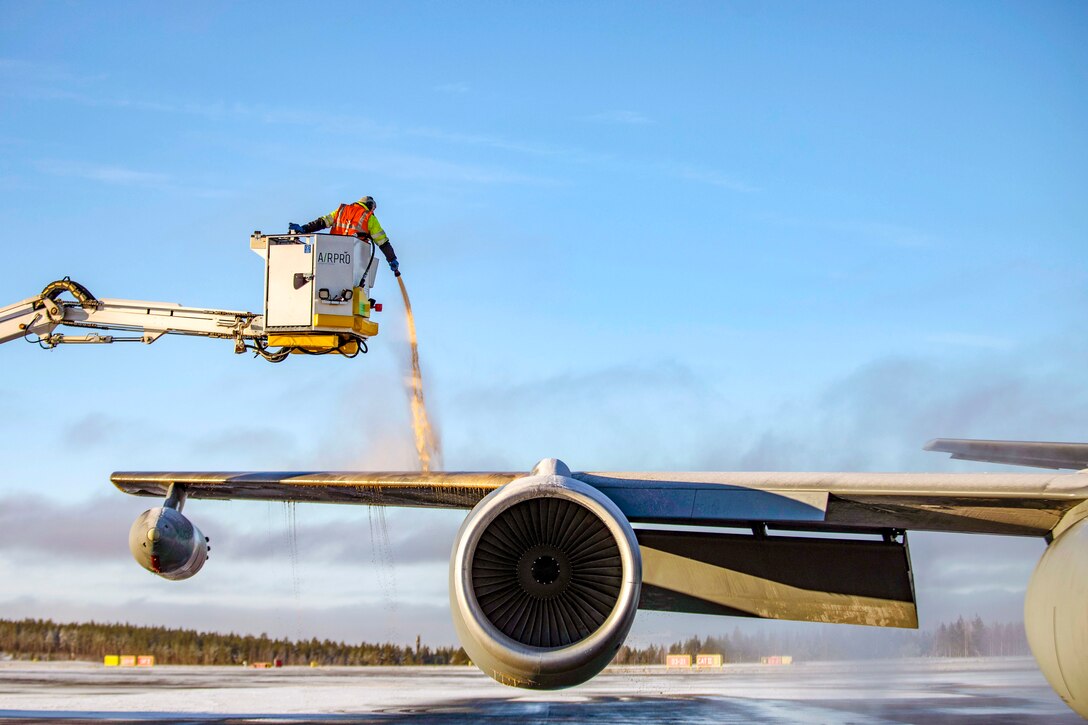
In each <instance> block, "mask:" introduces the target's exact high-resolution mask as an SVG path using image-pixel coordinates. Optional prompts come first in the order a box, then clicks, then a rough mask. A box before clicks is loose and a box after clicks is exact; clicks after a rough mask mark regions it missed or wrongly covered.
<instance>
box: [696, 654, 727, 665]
mask: <svg viewBox="0 0 1088 725" xmlns="http://www.w3.org/2000/svg"><path fill="white" fill-rule="evenodd" d="M695 666H696V667H721V666H722V656H721V655H695Z"/></svg>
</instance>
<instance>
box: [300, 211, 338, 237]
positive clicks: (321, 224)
mask: <svg viewBox="0 0 1088 725" xmlns="http://www.w3.org/2000/svg"><path fill="white" fill-rule="evenodd" d="M335 220H336V210H335V209H334V210H333V211H330V212H329V213H328V214H326V215H325V216H319V217H318V218H317V219H314V220H313V221H312V222H307V223H306V224H303V225H302V226H301V227H300V228H299V229H300V231H302V233H303V234H310V233H311V232H319V231H321V230H322V229H326V228H328V227H331V226H332V223H333V222H334V221H335Z"/></svg>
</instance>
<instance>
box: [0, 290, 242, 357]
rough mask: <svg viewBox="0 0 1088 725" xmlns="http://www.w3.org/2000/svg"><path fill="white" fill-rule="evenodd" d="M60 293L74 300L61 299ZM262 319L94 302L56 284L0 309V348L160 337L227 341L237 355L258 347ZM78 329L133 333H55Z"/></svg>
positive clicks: (169, 306) (168, 304) (134, 302)
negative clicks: (21, 342)
mask: <svg viewBox="0 0 1088 725" xmlns="http://www.w3.org/2000/svg"><path fill="white" fill-rule="evenodd" d="M64 292H69V293H71V295H72V297H74V299H71V300H69V299H61V297H60V296H61V294H62V293H64ZM262 323H263V317H262V316H261V315H257V314H254V313H252V312H237V311H234V310H208V309H202V308H197V307H182V306H181V305H179V304H174V303H171V302H145V301H142V300H112V299H101V300H100V299H98V298H96V297H95V296H94V295H92V294H91V293H90V292H88V291H87V289H86V288H85V287H83V285H81V284H79V283H78V282H72V281H71V280H67V279H65V280H61V281H58V282H53V283H52V284H50V285H48V286H47V287H46V288H45V290H43V291H42V293H41V294H40V295H38V296H37V297H30V298H28V299H25V300H23V301H22V302H16V303H15V304H13V305H9V306H8V307H4V308H0V343H5V342H10V341H12V340H16V339H19V338H23V339H25V340H27V341H29V342H36V343H38V344H39V345H41V346H42V347H46V348H51V347H56V346H57V345H60V344H65V343H67V344H73V343H111V342H144V343H152V342H155V341H156V340H158V339H159V338H160V337H162V336H163V335H166V334H173V335H196V336H200V337H218V338H224V339H233V340H234V346H235V350H236V351H237V352H243V351H244V350H246V349H247V345H246V343H247V342H254V343H255V344H256V343H257V342H259V341H263V338H264V329H263V324H262ZM62 326H63V327H79V328H89V329H94V330H111V331H120V332H128V333H137V335H135V336H125V337H118V336H116V335H102V334H99V333H90V334H87V335H78V336H74V335H66V334H64V333H60V332H56V331H55V330H56V329H57V328H58V327H62Z"/></svg>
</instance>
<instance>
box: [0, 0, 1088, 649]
mask: <svg viewBox="0 0 1088 725" xmlns="http://www.w3.org/2000/svg"><path fill="white" fill-rule="evenodd" d="M1086 37H1088V7H1086V6H1085V5H1084V4H1083V3H1077V2H994V3H988V4H987V5H986V6H985V8H983V7H982V6H980V5H978V4H974V3H927V2H921V3H912V4H910V5H909V6H906V5H903V6H896V5H892V4H874V3H863V2H827V3H819V4H817V3H755V2H715V3H709V2H708V3H701V2H689V3H682V4H680V3H637V2H633V3H613V2H598V3H592V4H586V3H573V2H571V3H567V2H555V3H546V4H543V3H541V4H528V3H475V4H473V3H467V4H466V3H458V4H457V5H456V6H453V5H449V4H443V3H422V2H406V3H390V4H376V3H368V4H358V3H311V4H306V5H305V6H302V5H299V4H295V3H232V4H213V3H207V2H190V3H153V4H152V3H129V2H116V3H109V4H102V3H90V2H38V3H23V2H13V1H11V0H0V191H2V194H0V220H2V223H3V225H4V227H5V228H6V229H7V230H8V233H7V235H6V240H5V243H4V244H2V245H0V268H2V269H3V270H4V274H3V275H0V305H4V304H8V303H11V302H16V301H18V300H21V299H24V298H27V297H31V296H33V295H35V294H37V293H38V292H39V291H40V290H41V288H42V287H44V286H45V284H47V283H48V282H50V281H52V280H54V279H59V278H62V277H64V276H65V275H70V276H71V277H72V278H73V279H75V280H77V281H79V282H81V283H83V284H84V285H86V286H87V287H88V288H89V289H90V290H91V291H92V292H93V293H94V294H96V295H97V296H99V297H114V298H127V299H146V300H161V301H168V302H178V303H182V304H185V305H190V306H201V307H211V308H220V309H237V310H243V309H244V310H253V311H257V312H259V311H260V308H261V305H262V300H261V295H262V282H261V280H262V277H261V275H262V273H263V270H262V268H261V263H260V260H259V258H258V257H256V256H254V255H253V254H252V253H251V252H250V251H249V249H248V238H249V234H250V233H251V232H252V231H253V230H263V231H283V230H285V228H286V226H287V224H288V223H289V222H298V223H304V222H306V221H309V220H311V219H313V218H315V217H317V216H320V215H322V214H325V213H326V212H328V211H329V210H331V209H333V208H335V207H336V206H337V205H338V204H339V203H341V202H346V201H352V200H354V199H357V198H358V197H360V196H362V195H365V194H370V195H373V196H374V197H376V198H377V200H378V204H379V207H378V217H379V218H380V220H381V221H382V223H383V225H384V226H385V229H386V231H387V232H388V233H389V236H390V239H391V240H392V242H393V244H394V246H395V248H396V249H397V252H398V256H399V258H400V260H401V267H402V271H403V272H404V279H405V281H406V283H407V286H408V289H409V291H410V293H411V295H412V302H413V307H414V311H415V314H416V324H417V327H418V331H419V338H420V354H421V357H422V363H423V370H424V375H425V381H426V386H427V393H428V399H429V404H430V406H431V415H432V418H433V419H434V420H435V421H436V422H437V425H438V427H439V430H440V431H441V434H442V440H443V446H444V464H445V467H446V468H447V469H450V470H489V469H498V470H528V469H530V468H531V467H532V466H533V465H534V464H535V463H536V461H538V460H539V459H541V458H544V457H553V456H554V457H559V458H561V459H563V460H564V461H566V462H567V463H568V464H569V465H570V466H571V468H572V469H575V470H863V471H865V470H870V471H885V470H888V471H894V470H909V471H925V470H934V471H976V470H1000V469H1001V468H1002V467H999V466H985V465H982V464H970V463H962V462H952V461H949V460H947V459H946V458H944V457H943V456H941V455H938V454H933V453H924V452H922V451H921V447H922V445H923V444H924V443H925V442H926V441H927V440H928V439H930V438H934V437H939V436H940V437H983V438H1011V439H1035V440H1074V441H1076V440H1081V441H1083V440H1088V431H1086V430H1085V410H1086V409H1088V408H1086V405H1088V389H1086V388H1085V384H1084V376H1083V371H1084V369H1085V364H1086V363H1088V342H1086V341H1085V338H1084V334H1083V325H1084V312H1085V309H1086V307H1088V264H1086V263H1085V254H1084V252H1085V250H1086V249H1088V204H1085V203H1084V200H1085V199H1086V198H1088V172H1086V171H1085V169H1086V168H1088V163H1086V162H1088V133H1086V132H1085V131H1086V128H1088V94H1086V93H1085V88H1088V43H1085V42H1084V39H1085V38H1086ZM374 296H375V297H376V298H377V299H378V300H379V301H382V302H384V305H385V309H384V311H383V312H381V313H380V314H379V315H378V317H377V319H378V321H379V323H380V324H381V332H380V333H379V335H378V337H377V338H375V339H374V340H373V341H372V344H371V351H370V353H369V354H368V355H366V356H361V357H359V358H356V359H354V360H342V359H334V358H333V357H331V356H330V357H327V358H303V359H290V360H289V361H287V362H285V363H283V364H281V365H270V364H268V363H266V362H264V361H262V360H254V359H252V358H250V357H249V356H248V355H235V354H233V350H232V346H231V344H230V343H229V342H225V341H209V340H201V339H185V338H170V339H163V340H160V341H158V342H156V343H155V344H153V345H151V346H143V345H135V344H132V345H128V346H124V345H113V346H105V345H103V346H95V347H90V346H80V347H75V346H73V347H72V348H71V349H59V350H53V351H49V352H46V351H42V350H40V349H38V348H37V347H35V346H31V345H25V344H21V343H12V344H10V345H7V346H5V347H4V348H3V349H0V456H2V457H3V462H4V465H3V466H0V582H3V584H2V585H0V616H3V617H22V616H37V617H53V618H57V619H65V620H84V619H97V620H99V621H102V620H108V621H132V622H140V623H148V624H161V623H166V624H169V625H172V626H184V627H190V628H196V629H214V630H220V631H224V630H234V631H242V632H252V633H259V632H261V631H265V632H268V633H270V634H276V635H286V636H292V637H306V638H309V637H310V636H319V637H333V638H338V639H341V638H342V639H349V640H358V639H367V640H371V641H373V640H393V641H398V642H409V641H411V640H412V639H414V637H415V635H416V634H417V633H419V634H422V635H423V636H424V638H425V639H426V640H428V641H431V642H435V643H452V642H453V641H454V634H453V628H452V625H451V622H450V619H449V612H448V602H447V593H446V584H447V570H448V558H449V551H450V547H451V545H452V542H453V538H454V535H455V533H456V530H457V526H458V525H459V523H460V521H461V518H462V517H463V513H458V512H435V511H412V510H388V511H382V510H370V509H367V508H354V507H332V506H321V505H299V506H298V507H297V509H296V510H294V511H293V512H292V511H289V510H288V509H287V508H286V507H285V506H284V505H283V504H268V503H240V502H231V503H221V502H200V501H193V502H190V504H189V505H188V506H187V507H186V514H187V515H188V516H189V517H190V518H191V519H192V520H193V521H194V522H195V523H196V524H197V525H198V526H200V527H201V529H202V530H203V531H204V532H205V533H206V534H207V535H209V536H210V537H211V539H212V547H213V553H212V559H211V560H210V561H209V563H208V565H207V566H206V567H205V569H204V570H203V571H201V572H200V573H199V574H198V575H197V576H196V577H194V578H193V579H191V580H188V581H185V582H168V581H164V580H161V579H158V578H156V577H154V576H152V575H150V574H148V573H147V572H145V571H143V570H142V569H139V568H138V567H137V566H136V565H135V563H134V562H133V561H132V560H131V556H130V555H129V553H128V551H127V545H126V540H127V533H128V527H129V526H130V525H131V522H132V521H133V520H134V519H135V518H136V516H137V515H138V514H139V513H140V512H141V511H143V510H144V509H145V508H147V507H148V504H151V503H153V502H151V501H150V500H137V499H134V498H130V497H126V496H122V495H121V494H119V493H118V492H117V491H115V490H114V489H113V487H112V486H111V485H110V484H109V481H108V479H109V474H110V472H112V471H115V470H157V469H164V470H168V469H182V470H186V469H196V470H201V469H206V470H260V469H276V470H283V469H287V470H291V469H296V470H302V469H309V470H314V469H326V468H328V469H353V468H358V469H375V470H390V469H392V470H403V469H409V468H411V467H413V465H415V463H416V462H415V460H414V449H413V445H412V439H411V433H410V427H409V413H408V399H407V396H406V393H405V389H404V385H403V373H404V367H403V366H404V361H405V354H406V351H405V329H404V328H405V322H404V311H403V307H402V305H401V303H400V300H399V299H398V295H397V294H396V286H395V284H393V280H392V277H391V276H390V275H389V274H388V273H387V271H386V270H385V269H384V268H383V270H382V273H381V274H380V275H379V279H378V283H377V286H376V287H375V290H374ZM1006 470H1007V469H1006ZM292 521H293V522H294V523H295V526H294V527H292V525H291V523H292ZM292 531H293V532H294V533H292ZM910 539H911V553H912V562H913V566H914V575H915V582H916V587H917V596H918V602H919V609H920V617H921V622H922V626H923V627H926V626H935V625H936V624H937V623H939V622H940V621H943V620H947V619H954V618H955V617H956V616H958V615H960V614H964V615H967V616H970V615H973V614H974V613H979V614H981V615H982V616H984V617H987V618H992V619H1001V620H1018V619H1019V618H1020V617H1021V607H1022V598H1023V592H1024V588H1025V586H1026V584H1027V581H1028V577H1029V576H1030V573H1031V571H1032V568H1033V567H1034V564H1035V562H1036V561H1037V559H1038V557H1039V555H1040V553H1041V552H1042V550H1043V544H1042V542H1041V541H1037V540H1033V539H1014V538H996V537H970V536H955V535H937V534H928V535H927V534H924V533H918V534H912V535H911V537H910ZM735 624H737V622H735V621H734V620H725V619H716V618H711V617H703V616H695V615H665V614H659V613H645V612H644V613H640V614H639V616H638V619H637V620H636V623H635V627H634V630H633V634H632V638H633V640H634V641H636V642H648V641H668V640H670V639H672V638H674V637H677V636H681V635H686V634H693V633H697V634H712V633H716V632H720V631H725V630H729V629H732V627H733V626H734V625H735ZM742 624H744V625H745V626H753V625H751V623H742ZM760 626H762V625H760ZM775 626H779V625H777V624H776V625H775ZM781 626H788V625H781ZM808 626H816V625H808Z"/></svg>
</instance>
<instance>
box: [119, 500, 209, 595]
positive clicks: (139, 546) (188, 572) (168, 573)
mask: <svg viewBox="0 0 1088 725" xmlns="http://www.w3.org/2000/svg"><path fill="white" fill-rule="evenodd" d="M128 548H129V550H131V551H132V556H133V557H135V558H136V562H137V563H138V564H139V565H140V566H142V567H143V568H144V569H147V570H148V571H150V572H153V573H155V574H158V575H159V576H161V577H162V578H164V579H174V580H178V579H188V578H189V577H191V576H192V575H193V574H196V573H197V572H198V571H200V567H202V566H204V562H205V561H207V559H208V548H209V547H208V539H207V538H205V536H204V534H202V533H200V529H198V528H197V527H196V526H194V525H193V523H192V522H191V521H189V519H187V518H185V517H184V516H183V515H182V514H181V512H180V511H177V510H176V509H173V508H169V507H165V506H160V507H159V508H153V509H150V510H148V511H144V512H143V513H142V514H140V515H139V517H137V519H136V522H135V523H133V524H132V529H131V530H130V531H129V534H128Z"/></svg>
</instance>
